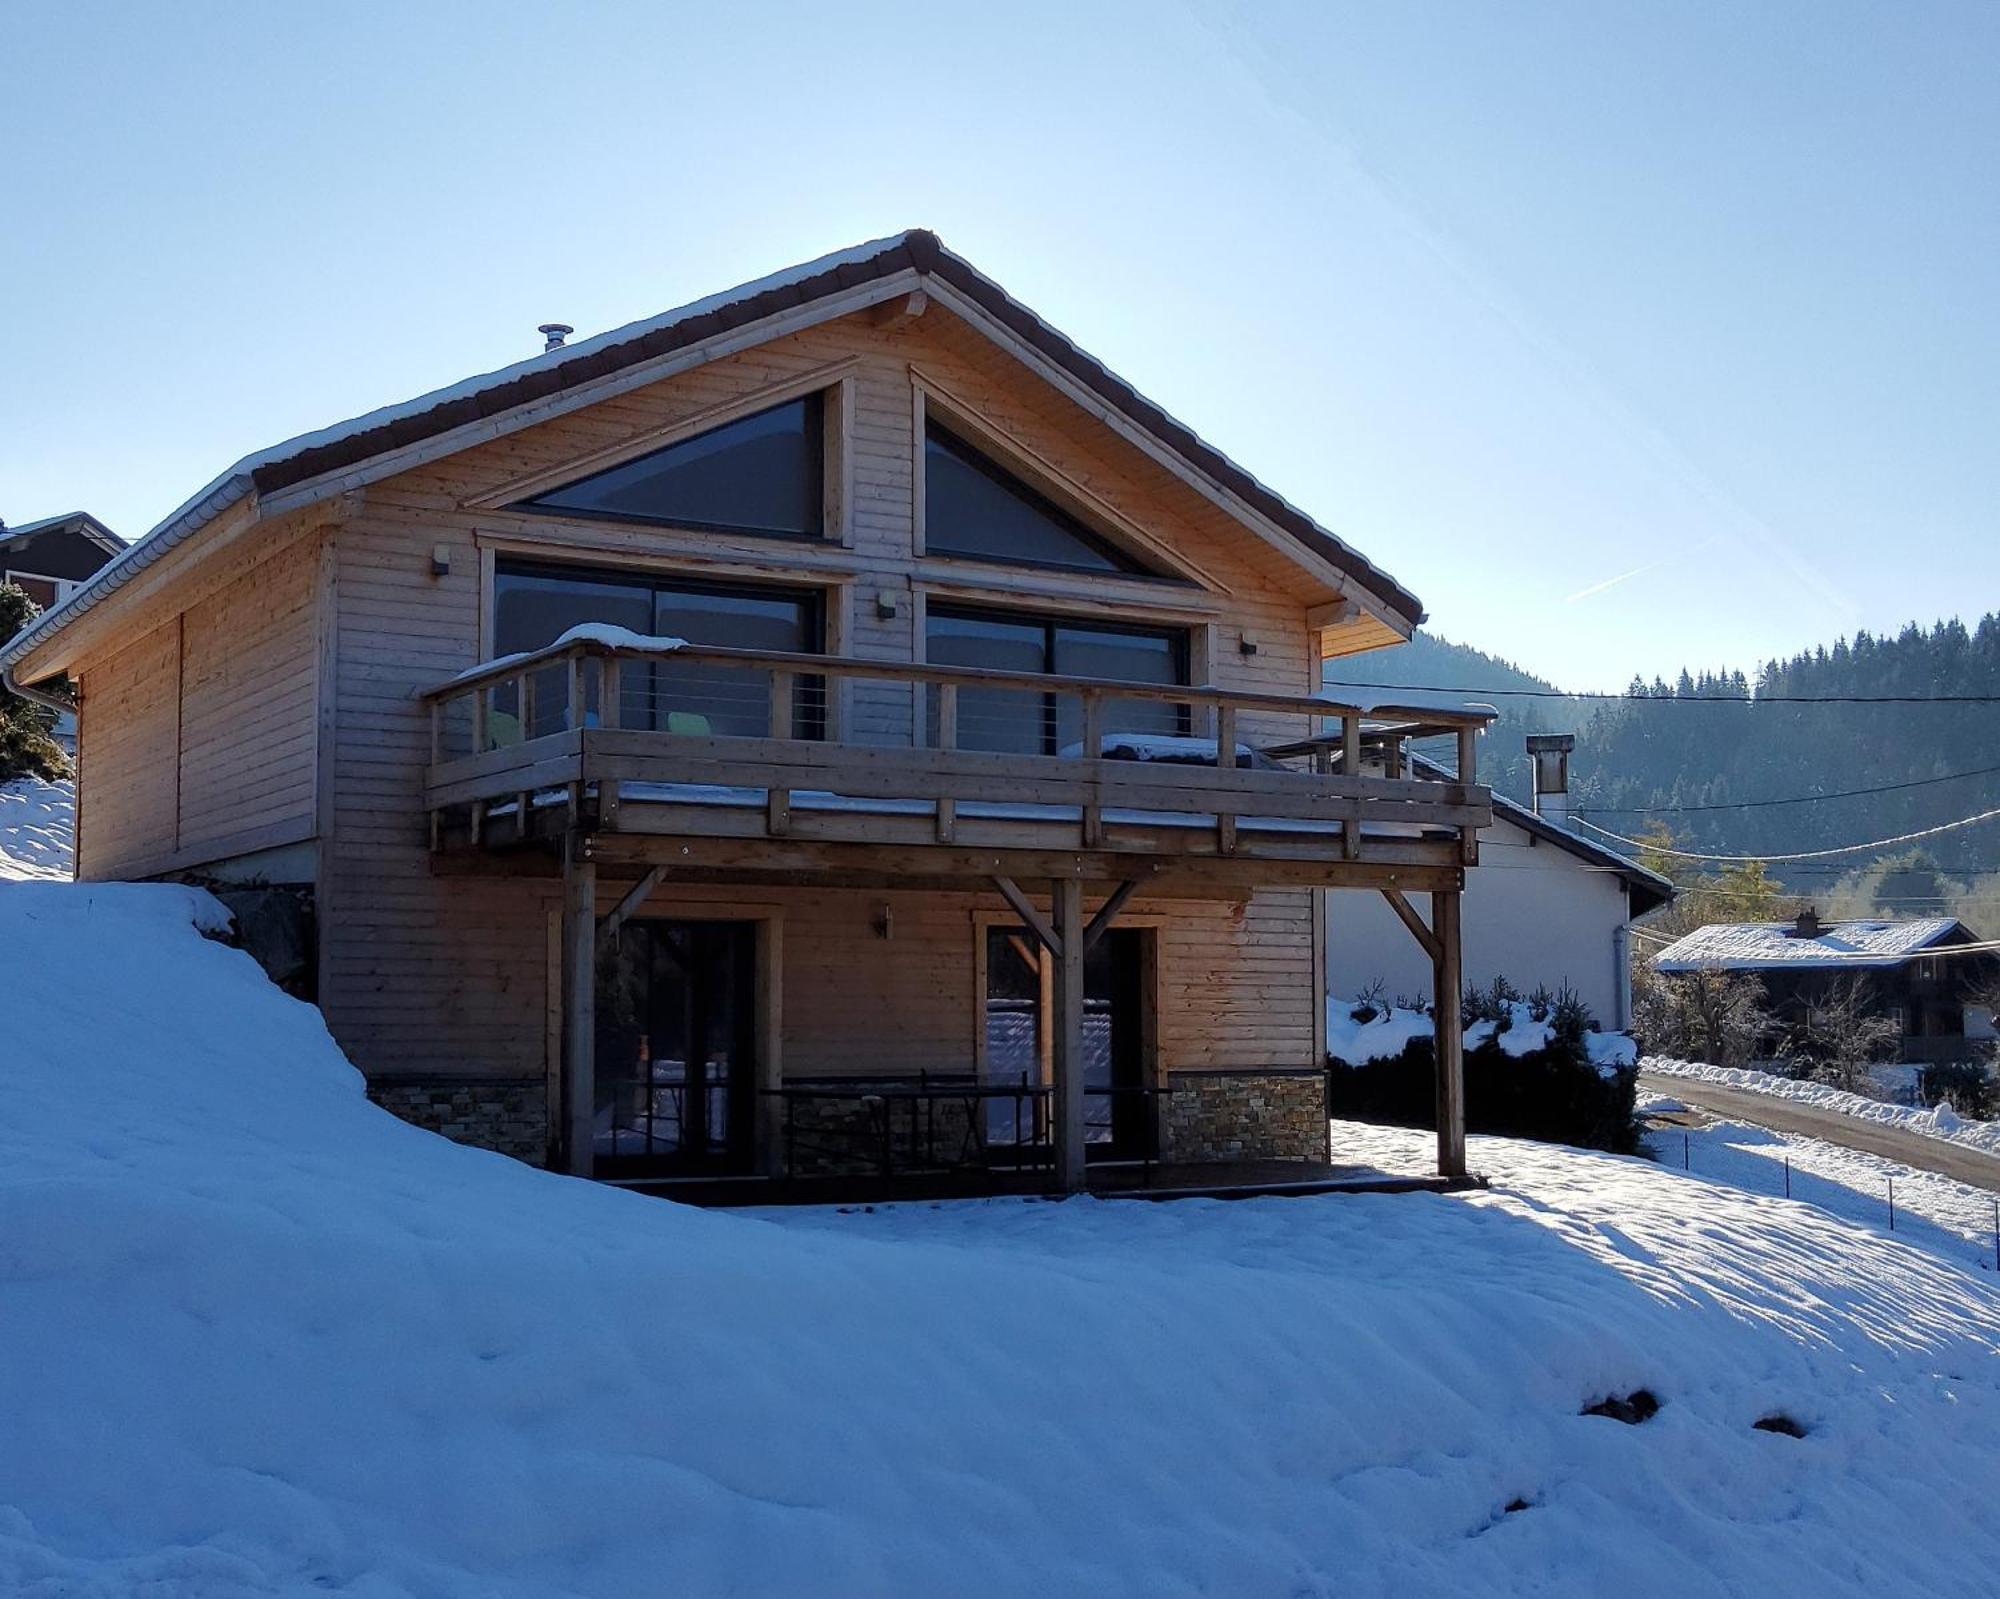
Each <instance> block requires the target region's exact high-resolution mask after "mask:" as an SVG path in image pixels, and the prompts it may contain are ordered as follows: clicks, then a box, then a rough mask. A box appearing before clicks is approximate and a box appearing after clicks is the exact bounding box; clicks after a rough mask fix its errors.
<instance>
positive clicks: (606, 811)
mask: <svg viewBox="0 0 2000 1599" xmlns="http://www.w3.org/2000/svg"><path fill="white" fill-rule="evenodd" d="M623 682H624V679H623V676H622V674H621V673H620V671H619V667H618V657H617V656H615V655H600V656H599V657H598V658H597V725H598V726H599V727H616V726H617V725H618V720H619V713H620V711H621V710H622V709H623V706H624V701H623V698H622V695H623V693H624V689H623V687H622V684H623ZM618 803H619V793H618V779H617V778H615V777H600V778H598V780H597V825H598V826H599V827H601V828H604V829H606V830H607V831H609V830H611V829H613V828H616V827H617V825H618Z"/></svg>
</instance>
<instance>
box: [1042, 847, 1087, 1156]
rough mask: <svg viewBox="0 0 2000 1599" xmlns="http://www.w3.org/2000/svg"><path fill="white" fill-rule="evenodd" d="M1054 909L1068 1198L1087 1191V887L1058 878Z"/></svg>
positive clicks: (1058, 1115) (1059, 1115)
mask: <svg viewBox="0 0 2000 1599" xmlns="http://www.w3.org/2000/svg"><path fill="white" fill-rule="evenodd" d="M1049 894H1050V900H1051V903H1052V904H1053V906H1054V909H1055V932H1056V938H1057V941H1058V942H1057V945H1056V947H1055V949H1054V952H1053V959H1054V961H1055V1016H1054V1022H1055V1030H1054V1040H1055V1052H1054V1053H1055V1060H1054V1065H1055V1071H1054V1074H1053V1075H1054V1078H1055V1083H1054V1087H1055V1093H1054V1105H1053V1107H1052V1113H1053V1115H1054V1118H1055V1145H1056V1181H1057V1183H1058V1184H1059V1185H1060V1186H1061V1188H1062V1191H1063V1192H1064V1193H1066V1194H1077V1193H1081V1192H1082V1191H1083V1180H1084V1167H1083V1157H1084V1143H1083V1074H1084V1065H1083V951H1084V941H1085V938H1084V926H1083V884H1082V883H1080V882H1078V881H1077V880H1076V879H1075V878H1074V877H1058V878H1055V879H1053V880H1052V881H1051V883H1050V884H1049Z"/></svg>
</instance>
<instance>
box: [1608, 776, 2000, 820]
mask: <svg viewBox="0 0 2000 1599" xmlns="http://www.w3.org/2000/svg"><path fill="white" fill-rule="evenodd" d="M1995 775H2000V766H1982V767H1980V768H1979V769H1978V770H1977V771H1972V772H1947V773H1946V774H1945V775H1944V776H1943V777H1918V778H1912V779H1911V780H1910V781H1909V782H1907V783H1883V784H1880V785H1878V786H1877V787H1875V788H1843V789H1838V790H1836V791H1834V792H1833V793H1831V794H1794V795H1792V796H1790V797H1789V798H1786V799H1761V800H1731V801H1729V802H1727V803H1722V804H1715V805H1589V804H1578V805H1577V806H1575V807H1574V808H1575V809H1576V810H1580V811H1595V812H1596V813H1597V814H1598V815H1599V816H1658V815H1664V814H1667V813H1669V812H1671V813H1672V814H1674V815H1678V816H1687V815H1692V814H1693V813H1694V812H1696V811H1754V810H1762V809H1764V808H1766V807H1768V806H1772V805H1810V804H1812V803H1813V802H1814V801H1816V800H1836V799H1854V798H1856V797H1857V796H1859V795H1863V794H1896V793H1900V792H1901V791H1902V790H1904V789H1909V788H1930V787H1933V786H1934V785H1936V784H1938V783H1956V782H1960V781H1962V780H1963V779H1965V778H1968V777H1993V776H1995Z"/></svg>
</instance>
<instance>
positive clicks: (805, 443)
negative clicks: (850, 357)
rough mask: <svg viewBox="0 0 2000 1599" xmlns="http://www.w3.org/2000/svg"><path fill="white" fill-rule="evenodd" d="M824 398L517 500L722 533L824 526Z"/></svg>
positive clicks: (808, 530) (808, 531)
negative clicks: (822, 417) (821, 416)
mask: <svg viewBox="0 0 2000 1599" xmlns="http://www.w3.org/2000/svg"><path fill="white" fill-rule="evenodd" d="M822 439H823V434H822V432H821V428H820V397H819V396H818V395H817V394H810V395H807V396H806V397H805V398H804V399H799V400H793V401H791V402H789V403H788V404H785V405H779V406H773V407H772V408H771V409H770V410H768V411H759V412H758V413H757V414H756V415H755V416H746V417H742V418H740V419H739V420H737V421H734V422H726V423H724V424H723V425H722V426H721V427H719V428H713V429H711V430H710V431H709V432H707V433H701V434H697V435H696V436H695V437H694V438H691V439H682V440H681V441H680V442H679V443H678V444H669V445H668V446H667V447H666V448H665V449H661V450H654V451H653V452H652V453H651V454H650V455H642V456H640V457H639V458H638V459H637V460H635V461H627V462H625V463H624V465H622V466H614V467H611V468H610V469H609V470H607V471H603V472H594V473H592V474H591V475H590V476H589V477H587V478H581V479H579V480H578V481H577V482H575V483H570V484H566V485H565V486H564V487H562V488H559V489H550V490H549V491H548V492H547V493H545V494H537V495H536V496H534V497H533V498H532V499H528V500H524V501H522V502H521V505H520V507H519V509H524V510H530V511H557V512H560V513H562V514H563V515H565V516H588V517H609V518H611V519H613V520H614V521H620V522H661V523H667V524H669V525H671V526H674V527H694V528H713V529H716V530H718V531H722V532H739V533H779V534H795V535H817V534H818V533H819V531H820V528H821V522H822V508H823V502H824V500H825V479H824V474H823V472H822V470H821V447H822Z"/></svg>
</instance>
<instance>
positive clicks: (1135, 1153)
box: [762, 1072, 1172, 1179]
mask: <svg viewBox="0 0 2000 1599" xmlns="http://www.w3.org/2000/svg"><path fill="white" fill-rule="evenodd" d="M762 1092H763V1094H764V1096H765V1097H766V1098H768V1099H773V1100H776V1101H777V1102H778V1103H779V1104H780V1105H781V1106H782V1107H783V1124H782V1138H783V1157H784V1158H783V1170H784V1174H785V1176H786V1177H788V1178H791V1177H801V1176H835V1175H847V1176H852V1175H867V1176H873V1177H879V1178H885V1179H888V1178H897V1177H919V1176H947V1175H968V1174H990V1175H994V1176H999V1175H1001V1174H1005V1175H1008V1176H1013V1177H1028V1176H1032V1175H1033V1174H1035V1173H1038V1172H1052V1171H1053V1170H1054V1167H1055V1144H1054V1139H1053V1132H1052V1123H1051V1121H1050V1117H1051V1114H1052V1110H1053V1106H1052V1100H1053V1097H1054V1091H1053V1090H1052V1089H1051V1088H1050V1086H1049V1085H1048V1084H1046V1083H1040V1082H1034V1081H1031V1080H1030V1079H1029V1078H1028V1077H1027V1075H1026V1074H1025V1073H1024V1074H1022V1075H1021V1076H1019V1077H1017V1078H1015V1079H1012V1080H995V1079H992V1078H987V1079H984V1080H975V1079H972V1078H970V1077H935V1076H932V1075H931V1074H929V1073H926V1072H919V1073H918V1074H917V1075H916V1076H915V1077H899V1078H863V1079H856V1080H854V1081H852V1082H827V1081H820V1082H814V1083H790V1084H786V1085H785V1086H783V1087H779V1088H767V1089H764V1090H762ZM1083 1092H1084V1100H1085V1105H1086V1112H1085V1125H1084V1138H1085V1143H1086V1145H1087V1146H1088V1147H1089V1148H1090V1149H1091V1151H1092V1152H1093V1153H1096V1152H1102V1153H1103V1154H1105V1155H1107V1156H1109V1158H1112V1159H1125V1160H1129V1161H1134V1162H1136V1163H1138V1164H1140V1165H1141V1166H1143V1167H1144V1169H1145V1171H1146V1174H1147V1175H1148V1176H1150V1175H1151V1171H1152V1167H1153V1165H1154V1163H1155V1161H1156V1160H1157V1159H1158V1154H1159V1115H1158V1108H1157V1107H1158V1101H1159V1099H1160V1097H1161V1096H1162V1095H1165V1094H1168V1093H1171V1092H1172V1090H1171V1088H1169V1087H1167V1086H1164V1085H1157V1086H1156V1085H1151V1084H1143V1085H1131V1086H1117V1087H1111V1086H1086V1087H1085V1089H1084V1091H1083ZM1130 1098H1137V1099H1140V1100H1142V1101H1143V1102H1144V1103H1145V1105H1146V1109H1147V1114H1145V1115H1144V1116H1143V1117H1142V1118H1141V1121H1140V1128H1139V1136H1138V1137H1136V1138H1132V1139H1130V1140H1128V1142H1127V1146H1126V1147H1125V1148H1123V1149H1120V1148H1118V1147H1117V1145H1118V1139H1117V1136H1116V1134H1117V1131H1118V1128H1117V1118H1116V1115H1115V1110H1111V1107H1115V1106H1116V1105H1117V1104H1118V1103H1119V1102H1120V1101H1121V1100H1126V1099H1130ZM1093 1102H1095V1103H1097V1104H1105V1102H1109V1105H1108V1106H1107V1110H1108V1111H1109V1112H1110V1113H1109V1114H1107V1115H1106V1116H1103V1117H1093V1116H1092V1115H1091V1114H1090V1110H1089V1107H1090V1106H1091V1105H1092V1104H1093ZM995 1112H998V1113H999V1114H995Z"/></svg>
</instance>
